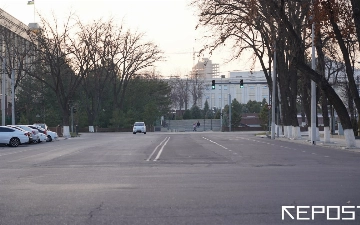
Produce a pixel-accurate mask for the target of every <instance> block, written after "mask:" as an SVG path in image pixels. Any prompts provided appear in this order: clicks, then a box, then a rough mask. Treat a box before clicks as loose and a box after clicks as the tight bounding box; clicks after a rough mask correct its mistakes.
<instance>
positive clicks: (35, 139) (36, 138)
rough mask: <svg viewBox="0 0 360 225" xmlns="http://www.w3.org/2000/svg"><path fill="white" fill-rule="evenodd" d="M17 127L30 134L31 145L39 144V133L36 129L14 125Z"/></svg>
mask: <svg viewBox="0 0 360 225" xmlns="http://www.w3.org/2000/svg"><path fill="white" fill-rule="evenodd" d="M12 126H15V125H12ZM16 126H17V127H20V128H22V129H24V130H26V131H29V132H31V136H32V142H33V143H39V142H40V134H39V131H38V130H37V129H33V128H30V127H28V126H26V125H16Z"/></svg>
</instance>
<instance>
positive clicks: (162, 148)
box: [154, 137, 170, 161]
mask: <svg viewBox="0 0 360 225" xmlns="http://www.w3.org/2000/svg"><path fill="white" fill-rule="evenodd" d="M169 140H170V137H168V139H167V141H165V143H164V145H163V146H162V147H161V149H160V151H159V152H158V154H157V156H156V158H155V159H154V161H157V160H158V159H159V157H160V155H161V153H162V151H163V150H164V147H165V145H166V144H167V143H168V141H169Z"/></svg>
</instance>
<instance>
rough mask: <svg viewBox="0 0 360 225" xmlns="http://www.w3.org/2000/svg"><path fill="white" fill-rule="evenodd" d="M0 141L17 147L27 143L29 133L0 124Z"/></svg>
mask: <svg viewBox="0 0 360 225" xmlns="http://www.w3.org/2000/svg"><path fill="white" fill-rule="evenodd" d="M0 143H1V144H6V145H9V146H11V147H17V146H19V145H21V144H26V143H29V134H28V133H25V132H23V131H21V130H18V129H16V128H12V127H7V126H0Z"/></svg>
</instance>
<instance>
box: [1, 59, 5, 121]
mask: <svg viewBox="0 0 360 225" xmlns="http://www.w3.org/2000/svg"><path fill="white" fill-rule="evenodd" d="M5 66H6V52H5V57H4V59H3V74H2V83H1V119H2V120H1V122H2V126H5V113H6V111H5V106H6V105H5V97H6V96H5V94H6V91H5V88H6V86H5V82H6V74H5Z"/></svg>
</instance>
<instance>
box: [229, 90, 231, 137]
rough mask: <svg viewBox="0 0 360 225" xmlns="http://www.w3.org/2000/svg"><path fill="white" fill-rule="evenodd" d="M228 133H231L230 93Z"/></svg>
mask: <svg viewBox="0 0 360 225" xmlns="http://www.w3.org/2000/svg"><path fill="white" fill-rule="evenodd" d="M229 89H230V87H229ZM229 132H231V94H230V93H229Z"/></svg>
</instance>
